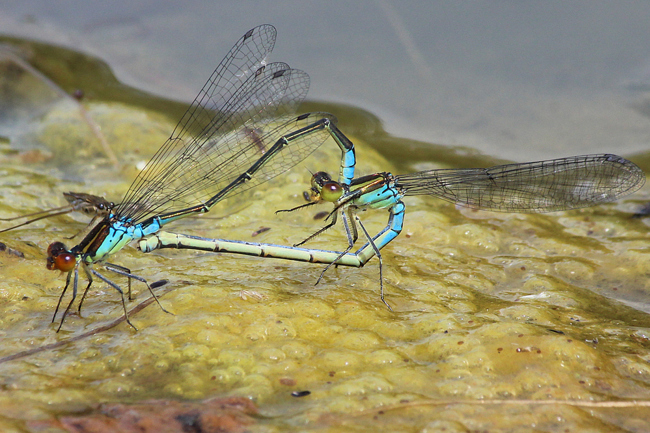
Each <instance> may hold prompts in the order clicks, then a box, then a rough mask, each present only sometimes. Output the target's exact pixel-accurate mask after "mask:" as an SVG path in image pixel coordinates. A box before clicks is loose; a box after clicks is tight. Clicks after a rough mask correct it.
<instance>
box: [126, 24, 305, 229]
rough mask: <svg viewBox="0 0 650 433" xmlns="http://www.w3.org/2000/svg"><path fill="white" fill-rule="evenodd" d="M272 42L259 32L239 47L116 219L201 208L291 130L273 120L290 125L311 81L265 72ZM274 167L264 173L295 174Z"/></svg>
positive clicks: (275, 69)
mask: <svg viewBox="0 0 650 433" xmlns="http://www.w3.org/2000/svg"><path fill="white" fill-rule="evenodd" d="M274 40H275V29H273V28H272V27H271V26H260V27H257V28H255V29H253V30H251V31H249V32H247V33H246V35H244V37H243V38H242V39H240V40H239V41H238V42H237V44H235V46H234V47H233V48H232V49H231V50H230V52H229V53H228V55H227V56H226V58H225V59H224V60H223V61H222V62H221V63H220V65H219V66H217V68H216V69H215V72H214V73H213V74H212V76H211V77H210V79H209V80H208V82H207V83H206V84H205V86H204V87H203V89H202V90H201V91H200V92H199V95H198V96H197V97H196V98H195V100H194V102H193V103H192V105H191V106H190V108H189V109H188V110H187V112H186V113H185V115H184V116H183V118H182V119H181V121H180V122H179V124H178V126H177V127H176V128H175V129H174V132H173V133H172V135H171V137H170V138H169V139H168V140H167V141H166V142H165V144H164V145H163V146H162V147H161V148H160V149H159V150H158V152H157V153H156V154H155V155H154V156H153V158H152V159H151V161H149V163H148V164H147V166H146V167H145V168H144V170H143V171H142V172H141V173H140V174H139V175H138V177H137V178H136V180H135V181H134V182H133V184H132V185H131V188H130V189H129V191H128V192H127V194H126V196H125V197H124V200H123V202H122V204H121V205H120V206H119V207H118V208H117V209H116V210H115V213H116V214H117V215H119V216H122V217H127V218H130V219H131V220H132V221H133V222H134V223H137V222H140V221H142V220H144V219H146V218H148V217H150V216H152V215H157V214H161V213H165V212H172V211H176V210H180V209H184V208H186V207H189V206H195V205H198V204H201V203H203V202H205V200H207V199H209V198H210V197H212V196H213V195H215V194H216V193H218V192H220V191H221V189H223V188H224V187H226V186H227V185H228V184H229V183H230V182H231V181H232V180H233V179H234V178H236V177H237V176H238V175H240V174H241V173H242V171H244V170H246V169H247V168H248V167H249V166H251V164H252V163H253V162H254V161H256V160H257V159H259V158H260V157H261V155H263V154H264V153H265V151H266V150H265V148H264V146H267V145H269V146H270V145H272V144H273V143H270V144H269V143H268V142H270V141H273V140H274V139H275V140H277V138H279V137H280V136H281V135H278V131H281V130H282V131H284V130H285V129H286V128H285V129H283V128H282V127H279V126H271V125H272V119H276V118H281V119H283V122H284V124H286V125H289V124H291V120H290V119H289V117H288V116H289V115H290V114H291V113H293V112H294V111H295V109H296V107H297V106H298V105H299V103H300V102H301V101H302V100H303V99H304V98H305V96H306V95H307V91H308V89H309V76H308V75H307V74H306V73H305V72H302V71H299V70H295V69H291V68H289V66H288V65H286V64H285V63H272V64H268V65H267V64H265V63H266V56H267V54H268V53H269V51H270V49H271V48H272V47H273V42H274ZM255 67H257V69H254V68H255ZM293 121H294V123H295V119H293ZM310 141H311V140H307V141H305V144H304V145H307V146H309V144H310ZM262 143H264V144H262ZM311 151H313V149H311ZM311 151H309V153H311ZM276 159H279V158H274V160H273V161H271V162H270V163H269V164H268V165H269V166H268V167H267V168H265V169H266V171H268V172H272V171H275V170H279V169H280V168H282V170H283V171H284V170H286V169H288V168H289V167H290V166H291V165H289V161H290V159H289V160H287V161H279V160H278V161H276ZM294 164H295V162H294ZM257 183H260V181H257ZM251 184H252V183H251Z"/></svg>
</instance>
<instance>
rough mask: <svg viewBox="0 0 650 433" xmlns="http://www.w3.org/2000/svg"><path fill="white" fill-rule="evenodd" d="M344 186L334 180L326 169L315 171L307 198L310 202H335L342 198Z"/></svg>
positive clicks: (306, 193)
mask: <svg viewBox="0 0 650 433" xmlns="http://www.w3.org/2000/svg"><path fill="white" fill-rule="evenodd" d="M342 194H343V187H342V186H341V184H340V183H338V182H336V181H334V180H332V177H331V176H330V175H329V174H327V173H325V172H324V171H319V172H318V173H314V175H312V177H311V189H310V190H309V191H308V192H305V194H304V196H305V199H306V200H307V201H309V202H319V201H328V202H330V203H334V202H335V201H336V200H338V199H339V198H341V195H342Z"/></svg>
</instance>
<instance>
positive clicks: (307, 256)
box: [139, 154, 645, 309]
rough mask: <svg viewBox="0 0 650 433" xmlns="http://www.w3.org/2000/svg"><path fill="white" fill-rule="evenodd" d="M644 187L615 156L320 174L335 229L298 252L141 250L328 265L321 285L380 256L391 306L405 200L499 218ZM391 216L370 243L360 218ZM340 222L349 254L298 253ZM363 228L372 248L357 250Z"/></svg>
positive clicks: (176, 239) (198, 245) (205, 245)
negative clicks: (392, 268)
mask: <svg viewBox="0 0 650 433" xmlns="http://www.w3.org/2000/svg"><path fill="white" fill-rule="evenodd" d="M644 183H645V174H644V173H643V171H642V170H641V169H640V168H639V167H638V166H636V165H635V164H634V163H632V162H630V161H628V160H626V159H624V158H622V157H620V156H616V155H610V154H599V155H583V156H573V157H568V158H560V159H552V160H547V161H537V162H525V163H519V164H506V165H498V166H495V167H491V168H461V169H439V170H429V171H422V172H418V173H411V174H401V175H393V174H391V173H387V172H384V173H375V174H371V175H368V176H363V177H359V178H356V179H353V180H352V182H351V183H350V185H347V184H342V183H340V182H337V181H334V180H332V179H331V177H330V176H329V175H328V174H327V173H323V172H319V173H316V174H314V175H313V178H312V190H311V198H310V200H309V203H307V204H305V205H302V206H298V207H297V208H294V209H290V210H289V211H292V210H296V209H298V208H302V207H305V206H311V205H313V204H315V203H318V202H319V201H327V202H332V203H334V210H332V212H330V214H329V216H328V218H330V219H331V221H330V223H329V224H327V225H326V226H325V227H323V228H322V229H320V230H318V231H317V232H316V233H314V234H313V235H311V236H309V237H308V238H307V239H305V240H303V241H302V242H300V243H298V244H295V245H294V246H293V247H283V246H278V245H271V244H259V243H252V242H237V241H226V240H222V239H207V238H200V237H196V236H186V235H180V234H175V233H166V232H159V233H157V234H155V235H154V236H151V237H149V238H148V239H142V240H141V241H140V243H139V248H140V249H141V250H142V251H145V252H149V251H153V250H154V249H161V248H181V249H196V250H201V251H215V252H230V253H238V254H247V255H253V256H263V257H275V258H281V259H289V260H297V261H304V262H313V263H328V265H327V266H326V267H325V269H324V270H323V271H322V272H321V275H320V277H319V278H318V280H317V282H316V284H318V282H319V281H320V280H321V278H322V277H323V275H324V274H325V271H326V270H327V269H328V268H329V267H330V266H331V265H333V264H334V265H345V266H355V267H361V266H363V265H365V264H366V263H367V262H368V260H370V259H371V258H372V257H373V256H375V255H376V256H377V258H378V259H379V280H380V290H381V300H382V301H383V302H384V304H386V306H388V308H389V309H390V308H391V307H390V305H388V303H387V302H386V300H385V299H384V287H383V274H382V258H381V253H380V250H381V249H382V248H383V247H384V246H386V245H387V244H388V243H389V242H391V241H392V240H393V239H395V238H396V237H397V236H398V235H399V234H400V232H401V231H402V227H403V223H404V213H405V206H404V203H403V202H402V200H401V199H402V197H404V196H406V195H423V194H426V195H432V196H434V197H437V198H441V199H443V200H446V201H450V202H452V203H456V204H458V205H461V206H467V207H471V208H475V209H484V210H491V211H500V212H522V213H540V212H554V211H562V210H569V209H577V208H584V207H589V206H594V205H598V204H601V203H606V202H610V201H614V200H616V199H618V198H621V197H623V196H626V195H628V194H631V193H633V192H634V191H636V190H638V189H639V188H641V187H642V186H643V184H644ZM369 208H370V209H388V212H389V218H388V224H387V225H386V227H385V228H384V229H383V230H381V231H380V232H379V233H378V234H376V235H375V236H370V234H369V233H368V231H367V230H366V228H365V227H364V225H363V224H362V222H361V219H360V218H359V216H358V214H357V212H358V211H359V210H364V209H369ZM339 215H340V217H341V220H342V221H343V227H344V228H345V233H346V236H347V240H348V248H347V249H346V250H345V251H343V252H337V251H326V250H317V249H307V248H298V246H300V245H302V244H304V243H305V242H307V241H309V240H311V239H313V238H314V237H316V236H318V235H319V234H321V233H323V232H324V231H326V230H327V229H329V228H331V227H333V226H334V225H335V224H336V222H337V217H338V216H339ZM357 226H358V227H360V228H361V231H362V232H363V235H364V237H365V239H366V241H367V242H366V243H365V244H364V245H363V246H362V247H361V248H359V249H358V250H357V251H356V252H354V253H351V252H350V251H351V250H352V248H353V247H354V245H355V243H356V241H357V239H358V237H359V230H358V228H357Z"/></svg>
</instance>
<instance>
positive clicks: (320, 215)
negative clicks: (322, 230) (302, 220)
mask: <svg viewBox="0 0 650 433" xmlns="http://www.w3.org/2000/svg"><path fill="white" fill-rule="evenodd" d="M329 214H330V213H329V212H328V211H326V210H324V211H321V212H318V213H317V214H316V215H314V219H315V220H322V219H323V218H325V217H326V216H327V215H329Z"/></svg>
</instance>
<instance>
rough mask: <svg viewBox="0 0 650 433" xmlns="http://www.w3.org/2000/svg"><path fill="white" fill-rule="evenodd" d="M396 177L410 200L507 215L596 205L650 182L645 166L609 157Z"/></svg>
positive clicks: (601, 156) (448, 170) (585, 156)
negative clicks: (427, 198) (425, 197)
mask: <svg viewBox="0 0 650 433" xmlns="http://www.w3.org/2000/svg"><path fill="white" fill-rule="evenodd" d="M395 178H396V184H397V186H398V187H399V188H400V189H401V190H402V191H403V192H404V193H405V194H406V195H417V194H429V195H433V196H435V197H438V198H441V199H443V200H447V201H450V202H453V203H457V204H460V205H463V206H468V207H473V208H477V209H485V210H493V211H503V212H553V211H560V210H567V209H576V208H581V207H588V206H593V205H595V204H599V203H605V202H609V201H613V200H616V199H617V198H619V197H621V196H623V195H627V194H631V193H632V192H634V191H636V190H638V189H639V188H641V187H642V186H643V184H644V183H645V174H644V173H643V171H642V170H641V169H640V168H639V167H637V166H636V165H635V164H634V163H632V162H630V161H628V160H627V159H624V158H621V157H619V156H616V155H609V154H602V155H584V156H574V157H569V158H560V159H552V160H548V161H537V162H525V163H521V164H506V165H498V166H495V167H491V168H467V169H442V170H430V171H423V172H420V173H413V174H406V175H399V176H395Z"/></svg>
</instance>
